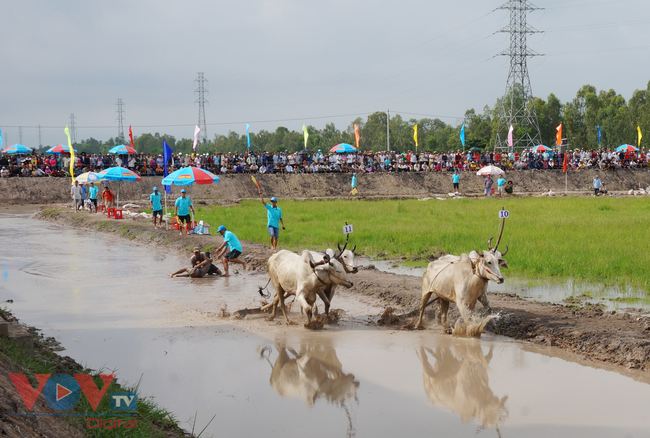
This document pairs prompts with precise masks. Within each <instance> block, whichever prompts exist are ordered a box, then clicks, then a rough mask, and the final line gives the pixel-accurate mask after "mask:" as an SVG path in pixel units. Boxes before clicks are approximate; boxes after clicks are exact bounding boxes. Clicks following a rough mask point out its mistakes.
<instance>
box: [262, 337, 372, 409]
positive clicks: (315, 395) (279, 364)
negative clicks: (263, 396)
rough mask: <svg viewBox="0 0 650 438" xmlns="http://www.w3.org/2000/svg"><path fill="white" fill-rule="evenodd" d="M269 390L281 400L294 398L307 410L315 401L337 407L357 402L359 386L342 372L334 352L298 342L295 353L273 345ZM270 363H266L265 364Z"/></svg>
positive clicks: (325, 347) (352, 375) (281, 346)
mask: <svg viewBox="0 0 650 438" xmlns="http://www.w3.org/2000/svg"><path fill="white" fill-rule="evenodd" d="M275 348H276V350H277V351H278V357H277V358H276V359H275V363H274V364H272V367H273V369H272V371H271V387H272V388H273V389H275V390H276V391H277V393H278V394H280V395H281V396H282V397H287V398H297V399H300V400H302V401H303V402H304V403H305V405H306V406H308V407H311V406H313V404H314V403H315V402H316V400H318V399H319V398H324V399H325V400H327V401H328V402H329V403H334V404H341V403H343V402H345V401H352V400H354V401H356V400H357V388H358V387H359V382H358V381H357V380H355V378H354V374H351V373H350V374H346V373H344V372H343V366H342V365H341V362H340V361H339V358H338V356H337V355H336V350H335V349H334V348H333V347H332V346H330V345H327V344H326V343H322V342H313V341H309V342H301V344H300V347H299V349H298V351H296V350H295V349H293V348H291V347H287V346H286V345H284V342H281V341H276V343H275ZM269 363H270V362H269Z"/></svg>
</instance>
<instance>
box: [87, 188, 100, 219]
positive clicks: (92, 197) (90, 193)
mask: <svg viewBox="0 0 650 438" xmlns="http://www.w3.org/2000/svg"><path fill="white" fill-rule="evenodd" d="M97 193H99V189H98V188H97V187H96V186H95V183H94V182H92V181H91V182H90V188H89V189H88V197H89V198H90V202H92V203H93V206H94V207H95V213H97Z"/></svg>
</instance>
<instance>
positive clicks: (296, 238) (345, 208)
mask: <svg viewBox="0 0 650 438" xmlns="http://www.w3.org/2000/svg"><path fill="white" fill-rule="evenodd" d="M278 206H279V207H280V208H282V213H283V217H284V221H285V224H286V226H287V230H286V231H282V230H281V232H280V243H279V247H281V248H287V249H291V250H296V251H300V250H302V249H312V250H322V249H325V248H328V247H332V248H336V244H337V242H340V243H341V244H343V242H344V240H345V236H344V235H343V230H342V228H343V225H344V224H345V222H346V221H347V222H348V223H349V224H352V225H353V226H354V232H353V233H352V234H351V236H350V247H351V246H352V245H357V253H359V254H364V255H366V256H370V257H380V258H393V257H396V258H399V257H405V258H406V260H407V261H408V262H409V263H415V264H422V265H426V263H427V262H428V260H429V259H430V258H431V257H434V256H438V255H440V254H441V253H452V254H460V253H463V252H465V253H467V252H469V251H471V250H472V249H480V250H482V249H487V240H488V239H489V238H490V237H494V238H495V239H494V241H493V244H494V242H495V241H496V238H497V236H498V233H499V226H500V220H499V218H498V211H499V210H500V209H501V208H502V207H504V208H505V209H507V210H508V211H509V213H510V217H509V218H508V219H507V220H506V223H505V231H504V233H503V238H502V241H501V246H500V248H499V250H500V251H502V252H503V251H505V248H506V245H507V246H508V247H509V248H510V252H509V253H508V255H507V256H506V257H505V258H506V260H507V261H508V265H509V268H510V269H509V271H508V275H517V276H522V277H528V278H549V277H552V278H556V279H564V278H573V279H577V280H587V281H590V282H598V283H603V284H606V285H620V286H623V285H629V286H633V287H636V288H641V289H644V290H645V291H648V292H649V294H650V251H648V246H649V245H648V243H649V242H650V232H649V228H648V223H649V219H650V199H647V198H593V197H591V198H577V197H576V198H511V199H503V200H500V199H450V200H444V201H441V200H427V201H418V200H399V201H398V200H381V201H363V200H336V201H289V200H287V201H283V200H281V201H280V202H279V204H278ZM196 218H197V219H202V220H204V221H206V222H207V223H209V224H211V226H212V233H213V234H214V233H215V230H216V227H217V226H218V225H221V224H223V225H225V226H226V227H228V229H229V230H231V231H233V232H234V233H235V234H236V235H237V236H238V237H239V238H240V239H242V240H247V241H252V242H260V243H266V244H268V239H269V238H268V232H267V229H266V210H265V209H264V207H263V206H262V204H261V202H259V201H252V200H247V201H244V202H242V203H240V204H238V205H236V206H228V207H220V206H210V207H199V208H198V209H197V215H196Z"/></svg>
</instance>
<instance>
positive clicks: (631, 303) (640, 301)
mask: <svg viewBox="0 0 650 438" xmlns="http://www.w3.org/2000/svg"><path fill="white" fill-rule="evenodd" d="M360 264H361V265H362V266H368V265H374V266H375V268H377V269H378V270H380V271H383V272H392V273H394V274H398V275H412V276H416V277H422V275H423V274H424V271H425V268H424V267H410V266H404V265H401V264H400V260H371V259H365V258H362V259H361V261H360ZM502 273H503V274H504V275H505V277H506V282H505V283H503V284H496V283H492V282H490V283H489V284H488V292H496V293H509V294H516V295H517V296H519V297H521V298H525V299H529V300H534V301H541V302H548V303H561V302H565V301H566V300H568V299H571V298H577V299H579V300H580V301H584V302H589V303H594V304H603V305H604V306H605V307H606V308H607V309H608V310H627V309H643V310H645V311H650V299H649V298H648V295H647V293H646V292H645V291H644V290H640V289H635V288H633V287H629V286H609V285H603V284H596V283H589V282H578V281H574V280H565V281H558V280H553V279H525V278H517V277H511V276H508V271H507V270H505V271H502Z"/></svg>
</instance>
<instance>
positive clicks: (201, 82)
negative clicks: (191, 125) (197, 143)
mask: <svg viewBox="0 0 650 438" xmlns="http://www.w3.org/2000/svg"><path fill="white" fill-rule="evenodd" d="M194 82H196V83H197V85H198V88H197V89H196V91H195V93H198V95H199V97H198V99H196V103H198V104H199V123H198V125H199V128H201V132H199V136H198V137H199V138H201V139H203V141H206V140H207V138H208V131H207V129H206V126H205V104H206V103H208V101H207V100H206V99H205V95H206V94H207V93H208V90H206V89H205V85H206V84H207V83H208V80H207V79H206V78H205V77H204V76H203V73H202V72H199V77H198V78H196V79H195V80H194Z"/></svg>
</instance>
